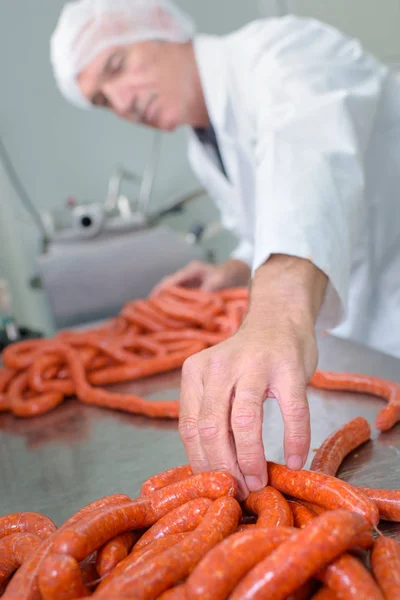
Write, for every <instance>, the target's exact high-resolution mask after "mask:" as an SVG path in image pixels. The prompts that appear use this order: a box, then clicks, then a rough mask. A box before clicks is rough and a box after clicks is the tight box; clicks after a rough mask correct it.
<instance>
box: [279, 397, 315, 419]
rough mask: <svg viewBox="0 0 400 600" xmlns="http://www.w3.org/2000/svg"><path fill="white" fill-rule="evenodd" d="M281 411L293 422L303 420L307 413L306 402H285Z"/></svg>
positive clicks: (306, 417)
mask: <svg viewBox="0 0 400 600" xmlns="http://www.w3.org/2000/svg"><path fill="white" fill-rule="evenodd" d="M282 411H283V413H284V415H285V416H286V417H287V418H288V419H290V420H291V421H293V422H296V421H304V420H305V419H308V415H309V409H308V404H307V403H303V402H297V401H295V400H292V401H291V402H286V403H285V405H284V406H283V407H282Z"/></svg>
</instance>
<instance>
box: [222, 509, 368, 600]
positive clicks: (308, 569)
mask: <svg viewBox="0 0 400 600" xmlns="http://www.w3.org/2000/svg"><path fill="white" fill-rule="evenodd" d="M368 528H369V524H368V521H367V520H366V519H365V518H364V517H362V516H361V515H359V514H357V513H354V512H350V511H346V510H333V511H327V512H325V513H323V514H322V515H319V516H318V517H316V518H315V519H314V520H313V521H311V522H310V523H309V524H308V525H307V526H306V527H304V528H303V529H297V530H296V534H295V535H293V536H292V537H291V538H290V539H289V540H287V541H285V542H283V543H282V544H281V545H280V546H279V547H278V548H277V549H276V550H274V552H273V553H272V554H270V555H269V556H268V557H267V558H265V559H264V560H262V561H261V562H259V563H258V564H257V565H256V566H255V567H254V568H253V569H252V570H251V571H250V572H249V573H248V574H247V575H246V576H245V577H244V578H243V579H242V580H241V582H240V583H239V585H238V586H237V587H236V589H235V590H234V592H233V593H232V596H231V600H238V599H239V598H240V599H241V600H247V599H249V598H252V599H254V600H258V599H260V598H266V597H267V598H273V599H274V600H284V599H286V598H287V596H289V595H290V594H292V593H293V592H295V591H296V590H297V589H298V588H299V587H301V586H302V585H303V584H304V583H306V582H307V581H308V580H309V579H310V577H312V576H313V575H314V574H315V573H317V572H318V571H319V570H320V569H322V568H323V567H325V566H326V565H328V564H329V563H331V562H332V561H333V560H335V559H336V558H338V557H339V556H340V555H341V554H343V552H345V551H346V550H348V549H349V548H351V547H352V546H353V545H354V541H355V539H356V538H357V536H358V535H359V534H360V533H361V532H362V531H366V530H368Z"/></svg>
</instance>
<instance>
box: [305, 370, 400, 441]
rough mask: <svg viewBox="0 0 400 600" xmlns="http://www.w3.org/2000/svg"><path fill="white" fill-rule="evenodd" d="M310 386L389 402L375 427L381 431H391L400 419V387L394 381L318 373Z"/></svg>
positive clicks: (366, 376) (347, 374)
mask: <svg viewBox="0 0 400 600" xmlns="http://www.w3.org/2000/svg"><path fill="white" fill-rule="evenodd" d="M309 384H310V385H311V386H312V387H315V388H319V389H323V390H344V391H348V392H361V393H365V394H371V395H373V396H378V397H379V398H383V399H385V400H387V401H388V402H389V404H388V406H385V408H384V409H383V410H381V412H380V413H379V414H378V416H377V418H376V420H375V427H376V428H377V429H379V430H380V431H387V430H388V429H391V428H392V427H393V426H394V425H395V424H396V423H397V422H398V420H399V419H400V402H399V400H400V385H399V384H398V383H395V382H393V381H388V380H386V379H381V378H379V377H372V376H370V375H360V374H358V373H333V372H331V371H316V372H315V373H314V375H313V376H312V378H311V379H310V381H309Z"/></svg>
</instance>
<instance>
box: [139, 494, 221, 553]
mask: <svg viewBox="0 0 400 600" xmlns="http://www.w3.org/2000/svg"><path fill="white" fill-rule="evenodd" d="M211 503H212V501H211V500H209V499H208V498H195V499H194V500H189V502H186V504H182V505H181V506H178V507H177V508H175V509H174V510H171V512H169V513H168V514H166V515H165V517H162V518H161V519H159V520H158V521H157V522H156V523H155V524H154V525H153V526H152V527H150V529H148V530H147V531H146V532H145V533H144V534H143V536H142V537H141V538H140V540H139V541H138V543H137V544H136V549H137V550H139V549H140V548H143V547H144V546H146V545H147V544H149V543H150V542H153V541H154V540H156V539H159V538H161V537H165V536H166V535H171V534H174V533H186V532H188V531H193V529H196V527H197V526H198V525H199V523H200V522H201V520H202V518H203V517H204V515H205V514H206V512H207V510H208V508H209V507H210V504H211Z"/></svg>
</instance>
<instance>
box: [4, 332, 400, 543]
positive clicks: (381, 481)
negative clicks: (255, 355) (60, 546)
mask: <svg viewBox="0 0 400 600" xmlns="http://www.w3.org/2000/svg"><path fill="white" fill-rule="evenodd" d="M319 342H320V343H319V346H320V362H319V367H320V368H322V369H327V370H336V371H354V372H359V373H368V374H371V375H377V376H380V377H385V378H387V379H391V380H394V381H396V380H397V381H399V382H400V360H396V359H394V358H391V357H388V356H385V355H383V354H379V353H376V352H373V351H371V350H368V349H366V348H363V347H362V346H357V345H355V344H351V343H348V342H344V341H342V340H338V339H335V338H331V337H329V336H324V337H321V338H320V340H319ZM179 381H180V375H179V373H178V372H174V373H170V374H167V375H162V376H158V377H153V378H151V379H148V380H144V381H142V382H135V383H132V384H129V385H127V384H124V385H119V386H116V388H118V389H119V390H124V391H128V390H129V391H131V392H135V393H138V394H141V395H144V396H146V397H149V398H154V399H155V398H166V399H167V398H169V399H171V398H175V397H178V394H179ZM308 396H309V402H310V407H311V425H312V442H311V448H312V449H314V448H316V447H317V446H318V445H319V444H320V443H321V442H322V441H323V440H324V438H325V437H326V436H327V435H328V434H329V433H331V432H332V431H333V430H334V429H336V428H337V427H339V426H340V425H342V424H343V423H345V422H346V421H348V420H349V419H351V418H353V417H355V416H358V415H362V416H364V417H365V418H366V419H367V420H368V421H369V423H370V424H371V425H372V426H373V424H374V420H375V417H376V415H377V413H378V412H379V410H380V408H382V407H383V406H384V401H383V400H380V399H377V398H373V397H369V396H365V395H361V394H350V393H344V392H341V393H336V392H325V391H318V390H313V389H311V388H310V390H309V395H308ZM263 431H264V441H265V448H266V454H267V458H269V459H271V460H275V461H278V462H283V450H282V439H283V425H282V418H281V415H280V412H279V408H278V405H277V402H276V401H275V400H273V399H268V400H267V401H266V403H265V409H264V428H263ZM372 438H373V439H372V441H370V442H368V443H367V444H365V445H364V446H362V447H361V448H360V450H359V451H356V452H355V453H354V455H353V456H352V457H349V458H348V459H346V461H345V462H344V463H343V467H342V469H341V471H340V476H341V477H343V478H344V479H346V480H347V481H350V482H352V483H355V484H359V485H365V486H369V487H381V488H390V489H395V488H398V489H400V468H399V460H400V426H397V427H395V428H394V429H392V430H391V431H389V432H387V433H385V434H379V433H378V432H377V431H376V430H375V429H374V428H373V435H372ZM0 453H1V454H0V482H1V483H0V514H4V513H10V512H15V511H20V510H28V511H38V512H41V513H44V514H46V515H48V516H49V517H51V518H52V519H54V520H55V522H56V523H57V524H61V523H62V522H63V521H65V520H66V519H67V518H68V517H69V516H70V515H71V514H72V513H73V512H75V511H76V510H78V509H79V508H81V507H82V506H84V505H85V504H88V503H89V502H91V501H93V500H95V499H97V498H100V497H102V496H105V495H108V494H111V493H116V492H123V493H126V494H128V495H130V496H132V497H135V496H137V495H138V493H139V489H140V485H141V483H142V481H143V480H144V479H146V478H147V477H149V476H151V475H153V474H155V473H159V472H160V471H163V470H165V469H168V468H171V467H174V466H177V465H179V464H183V463H185V462H187V461H186V455H185V452H184V449H183V446H182V444H181V442H180V438H179V434H178V430H177V423H176V422H175V421H173V422H169V421H155V420H149V419H146V418H142V417H135V416H130V415H126V414H123V413H117V412H114V411H112V410H105V409H96V408H92V407H88V406H85V405H83V404H81V403H79V402H76V401H68V402H65V403H64V404H63V405H61V406H60V407H58V408H57V409H55V410H54V411H53V412H51V413H49V414H48V415H45V416H43V417H38V418H35V419H26V420H25V419H16V418H14V417H13V416H10V415H7V414H5V415H2V416H1V417H0ZM311 458H312V452H310V459H309V461H308V463H307V465H306V466H309V463H310V460H311ZM381 529H382V531H384V532H386V533H388V534H389V535H393V536H396V537H398V538H399V539H400V524H399V525H391V524H386V523H385V524H383V525H382V527H381Z"/></svg>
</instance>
